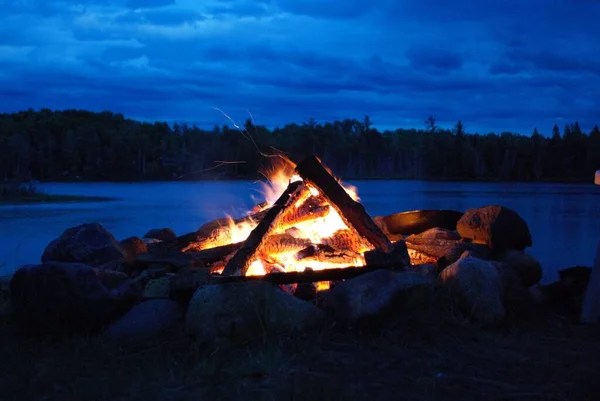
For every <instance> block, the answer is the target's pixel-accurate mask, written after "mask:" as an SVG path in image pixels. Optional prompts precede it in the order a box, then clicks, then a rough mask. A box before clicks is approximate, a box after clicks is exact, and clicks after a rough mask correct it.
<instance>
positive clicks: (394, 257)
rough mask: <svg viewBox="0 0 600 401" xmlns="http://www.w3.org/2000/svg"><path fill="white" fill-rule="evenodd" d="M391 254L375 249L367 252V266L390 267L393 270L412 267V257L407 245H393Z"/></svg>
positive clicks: (396, 243)
mask: <svg viewBox="0 0 600 401" xmlns="http://www.w3.org/2000/svg"><path fill="white" fill-rule="evenodd" d="M392 248H393V249H392V251H391V252H383V251H382V250H381V249H373V250H370V251H367V252H365V262H366V264H367V266H369V265H372V266H377V265H379V266H381V265H384V266H390V267H393V268H398V269H401V268H404V267H408V266H410V264H411V263H410V257H409V254H408V249H407V248H406V243H405V242H404V241H397V242H394V243H393V244H392Z"/></svg>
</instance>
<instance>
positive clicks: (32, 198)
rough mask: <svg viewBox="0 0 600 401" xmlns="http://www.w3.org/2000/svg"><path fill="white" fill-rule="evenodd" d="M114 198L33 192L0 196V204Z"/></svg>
mask: <svg viewBox="0 0 600 401" xmlns="http://www.w3.org/2000/svg"><path fill="white" fill-rule="evenodd" d="M115 200H118V198H111V197H106V196H84V195H50V194H34V195H26V196H16V197H9V198H0V206H20V205H38V204H54V203H92V202H110V201H115Z"/></svg>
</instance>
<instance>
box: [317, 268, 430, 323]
mask: <svg viewBox="0 0 600 401" xmlns="http://www.w3.org/2000/svg"><path fill="white" fill-rule="evenodd" d="M433 283H435V279H434V278H433V277H432V276H430V275H426V274H421V273H419V272H417V271H409V270H405V271H400V272H392V271H390V270H385V269H382V270H376V271H373V272H370V273H365V274H362V275H360V276H358V277H355V278H353V279H350V280H346V281H343V282H342V283H340V284H338V285H336V286H335V287H334V288H333V289H332V290H331V292H330V293H329V294H328V295H327V298H326V299H325V302H324V307H325V308H326V309H327V310H328V311H329V313H330V314H331V315H332V316H333V317H335V318H336V319H338V320H341V321H343V322H345V323H348V324H356V323H361V322H372V321H374V319H376V318H378V317H380V316H383V315H384V314H385V313H386V312H389V311H390V310H391V309H392V308H393V306H394V303H395V301H396V300H397V299H398V298H399V296H400V295H401V294H402V293H403V292H405V291H407V290H409V289H411V288H413V287H416V286H420V285H426V284H433Z"/></svg>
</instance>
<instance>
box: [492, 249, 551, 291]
mask: <svg viewBox="0 0 600 401" xmlns="http://www.w3.org/2000/svg"><path fill="white" fill-rule="evenodd" d="M499 260H500V261H502V262H504V263H506V264H508V265H509V266H510V267H512V268H513V269H514V270H515V272H516V273H517V275H518V276H519V278H520V279H521V282H522V283H523V285H524V286H525V287H531V286H532V285H535V284H537V283H539V282H540V280H541V279H542V273H543V272H542V266H541V265H540V262H538V261H537V260H536V259H535V258H534V257H533V256H530V255H528V254H526V253H525V252H523V251H516V250H514V249H509V250H507V251H506V252H504V253H503V254H502V256H501V257H500V258H499Z"/></svg>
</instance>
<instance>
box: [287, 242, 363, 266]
mask: <svg viewBox="0 0 600 401" xmlns="http://www.w3.org/2000/svg"><path fill="white" fill-rule="evenodd" d="M296 259H297V260H301V261H302V262H304V264H307V262H308V263H310V262H311V261H314V262H327V263H332V264H339V265H344V264H346V265H348V266H352V265H353V264H354V263H355V262H356V261H357V260H360V261H362V256H361V254H360V253H358V252H353V251H343V250H338V249H334V248H332V247H331V246H329V245H317V246H311V247H307V248H305V249H303V250H301V251H300V252H298V253H297V254H296Z"/></svg>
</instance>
